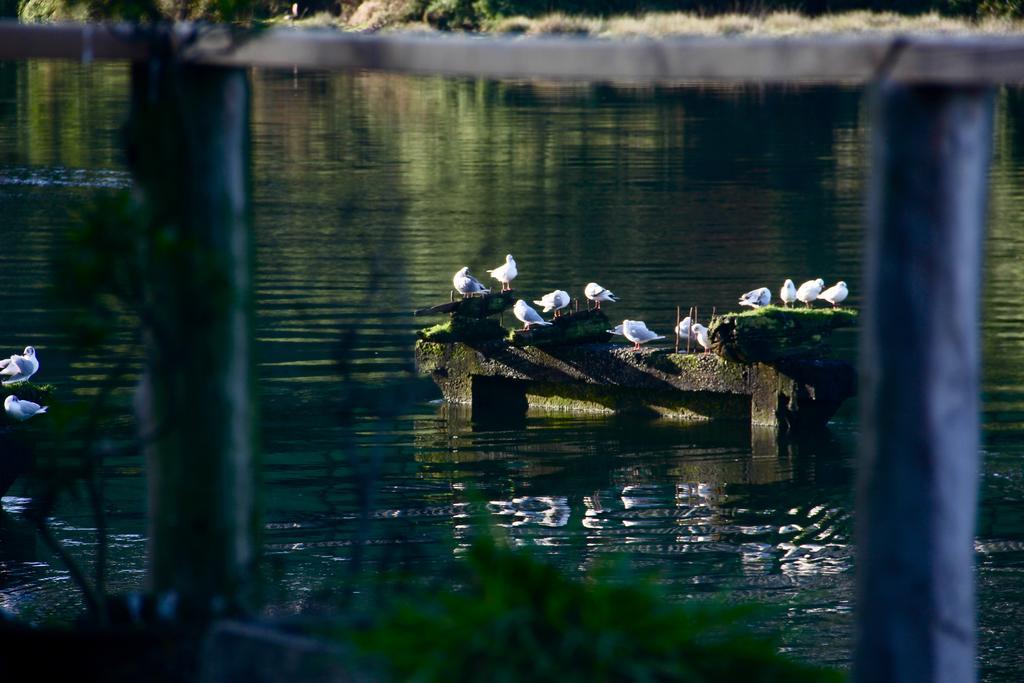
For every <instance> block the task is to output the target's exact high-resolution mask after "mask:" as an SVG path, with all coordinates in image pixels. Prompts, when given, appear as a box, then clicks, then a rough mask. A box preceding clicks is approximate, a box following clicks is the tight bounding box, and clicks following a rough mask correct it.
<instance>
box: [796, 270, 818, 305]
mask: <svg viewBox="0 0 1024 683" xmlns="http://www.w3.org/2000/svg"><path fill="white" fill-rule="evenodd" d="M824 287H825V281H824V280H822V279H821V278H820V277H819V278H818V279H817V280H808V281H807V282H805V283H803V284H802V285H800V289H798V290H796V298H797V299H799V300H800V301H803V302H804V305H805V306H807V308H810V307H811V303H812V302H813V301H814V300H815V299H817V298H818V295H819V294H821V290H822V288H824Z"/></svg>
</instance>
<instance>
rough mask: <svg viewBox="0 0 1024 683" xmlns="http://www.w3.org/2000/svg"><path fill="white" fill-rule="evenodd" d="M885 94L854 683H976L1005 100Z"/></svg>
mask: <svg viewBox="0 0 1024 683" xmlns="http://www.w3.org/2000/svg"><path fill="white" fill-rule="evenodd" d="M874 98H875V101H874V131H873V133H874V139H873V141H872V145H873V161H872V164H873V167H872V178H871V191H870V198H869V216H868V239H867V260H866V269H867V270H866V277H865V282H866V295H867V298H866V305H865V314H866V315H865V316H864V321H863V325H862V327H861V372H862V389H863V400H862V404H861V405H862V421H863V422H862V429H863V436H862V440H861V452H860V468H859V474H858V495H857V508H856V510H857V543H858V551H857V595H858V614H857V644H856V653H855V657H854V680H855V681H859V682H862V683H867V682H868V681H871V682H872V683H885V682H886V681H906V682H912V681H930V682H942V681H949V682H950V683H953V682H954V681H955V682H957V683H964V682H965V681H967V682H969V681H973V680H975V679H976V672H975V649H976V648H975V646H976V635H975V630H976V629H975V600H974V577H973V567H974V560H975V553H974V530H975V514H976V506H977V484H978V470H979V419H978V414H979V341H978V339H979V333H980V331H979V325H978V302H979V290H980V281H981V265H982V239H983V234H984V223H985V203H986V192H987V189H986V174H987V170H988V163H989V156H990V151H991V144H992V101H993V96H992V92H991V90H990V89H988V88H983V87H976V88H970V87H927V86H908V85H898V84H893V83H882V84H880V85H878V86H877V87H876V88H875V92H874Z"/></svg>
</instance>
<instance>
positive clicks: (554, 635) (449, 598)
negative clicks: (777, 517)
mask: <svg viewBox="0 0 1024 683" xmlns="http://www.w3.org/2000/svg"><path fill="white" fill-rule="evenodd" d="M461 570H462V575H461V576H457V577H454V583H455V584H456V585H462V586H463V589H462V590H455V591H442V592H440V593H434V594H429V595H416V596H414V597H413V598H406V599H405V600H403V601H402V602H400V603H397V604H395V606H394V607H393V608H391V609H385V610H383V612H382V613H381V614H382V616H380V617H379V618H378V619H377V621H376V622H375V623H374V624H373V625H372V626H371V627H370V628H368V629H365V630H362V631H358V632H356V634H355V636H354V640H355V642H356V643H357V645H359V646H360V647H361V648H362V649H363V650H364V651H366V652H368V653H371V654H373V655H376V656H378V657H379V658H380V659H382V660H383V662H384V666H385V667H386V668H387V669H388V670H389V671H390V673H391V674H392V676H393V678H394V680H401V681H417V682H419V683H433V682H435V681H437V682H440V681H480V682H481V683H483V682H485V681H486V682H487V683H501V682H504V681H508V682H510V683H511V682H513V681H524V680H540V681H562V682H563V683H569V682H572V681H580V682H583V681H586V682H587V683H593V682H594V681H627V682H632V681H635V682H637V683H640V682H654V681H691V682H694V683H698V682H702V681H708V682H710V681H715V682H716V683H722V682H723V681H744V682H745V683H755V682H764V683H768V682H771V681H780V682H781V681H785V682H787V683H793V682H798V681H841V680H843V678H844V677H843V675H842V674H841V673H840V672H838V671H835V670H830V669H824V668H820V667H813V666H809V665H806V664H801V663H798V662H795V661H793V660H791V659H789V658H787V657H786V656H784V655H783V654H781V653H780V652H779V649H778V646H777V644H776V643H775V642H773V641H772V640H771V639H769V638H767V637H762V636H757V635H753V634H752V633H751V631H750V626H749V621H750V619H751V618H752V616H753V615H754V608H752V607H749V606H726V605H721V604H715V603H706V604H690V605H679V604H676V603H673V602H671V601H669V600H667V599H666V598H665V596H664V595H663V594H662V592H661V591H660V590H659V589H658V587H657V585H656V584H655V583H654V582H653V581H650V580H647V581H641V580H637V579H636V578H635V577H630V576H629V575H628V574H623V573H622V571H621V570H618V569H615V568H606V569H605V570H603V571H595V572H592V573H590V574H588V575H587V576H585V577H584V578H582V579H575V578H570V577H568V576H566V575H564V574H563V573H561V572H560V571H559V570H558V569H557V568H555V567H553V566H551V565H549V564H546V563H543V562H541V561H538V560H537V559H535V558H534V557H533V556H531V555H530V554H529V553H527V552H523V551H514V550H511V549H509V548H507V547H505V546H503V545H501V544H500V543H497V542H495V541H494V540H493V539H492V538H490V537H484V538H481V539H478V540H477V541H475V542H474V544H473V545H472V546H471V548H470V550H469V552H468V554H467V556H466V559H465V562H464V563H462V565H461Z"/></svg>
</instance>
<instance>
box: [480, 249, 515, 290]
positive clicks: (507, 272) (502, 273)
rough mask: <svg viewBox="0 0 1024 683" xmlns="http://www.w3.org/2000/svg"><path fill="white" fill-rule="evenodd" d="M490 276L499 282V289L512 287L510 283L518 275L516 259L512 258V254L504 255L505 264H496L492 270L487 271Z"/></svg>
mask: <svg viewBox="0 0 1024 683" xmlns="http://www.w3.org/2000/svg"><path fill="white" fill-rule="evenodd" d="M487 272H488V273H489V274H490V276H491V277H493V278H494V279H495V280H497V281H498V282H500V283H501V291H503V292H507V291H510V290H511V289H512V285H511V284H510V283H511V282H512V281H513V280H515V279H516V276H517V275H519V271H518V270H516V260H515V259H514V258H512V254H506V255H505V265H503V266H498V267H497V268H494V269H492V270H488V271H487Z"/></svg>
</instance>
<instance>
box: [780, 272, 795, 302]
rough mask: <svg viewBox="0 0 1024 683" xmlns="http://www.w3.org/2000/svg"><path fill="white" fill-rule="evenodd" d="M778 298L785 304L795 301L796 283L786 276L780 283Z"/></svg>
mask: <svg viewBox="0 0 1024 683" xmlns="http://www.w3.org/2000/svg"><path fill="white" fill-rule="evenodd" d="M779 298H780V299H782V303H784V304H786V305H787V306H789V305H791V304H792V303H793V302H795V301H796V285H794V284H793V281H792V280H790V279H789V278H786V281H785V282H783V283H782V289H780V290H779Z"/></svg>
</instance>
